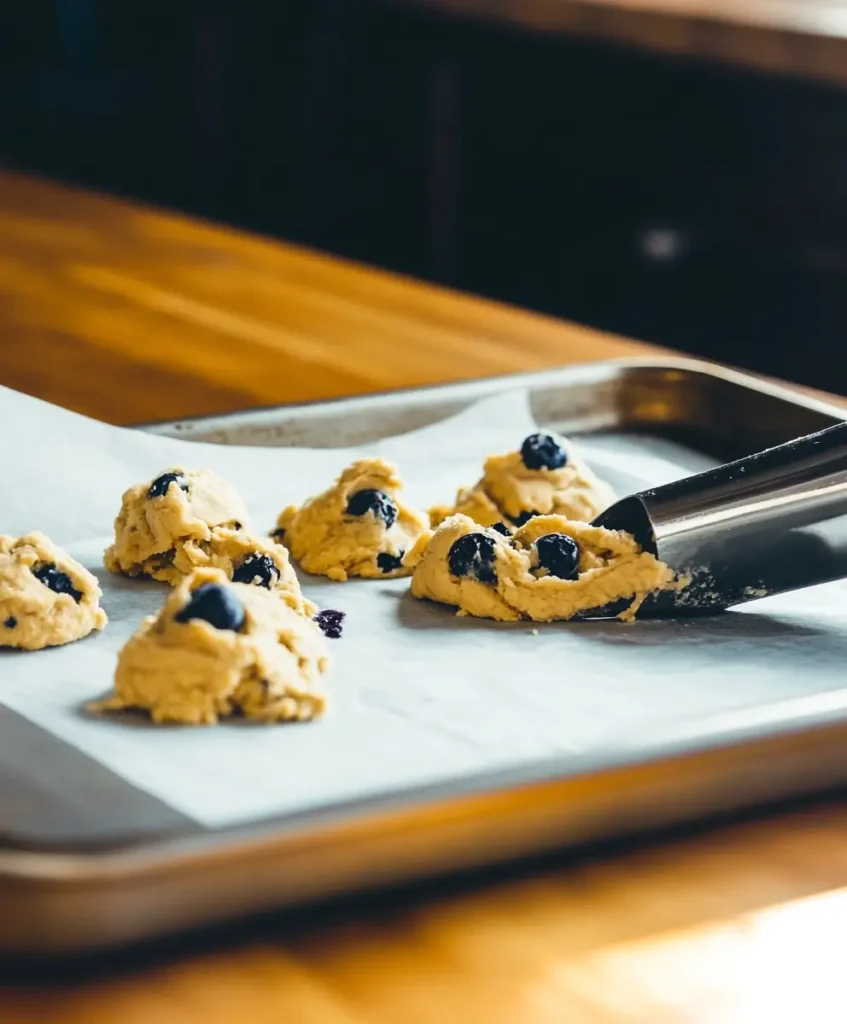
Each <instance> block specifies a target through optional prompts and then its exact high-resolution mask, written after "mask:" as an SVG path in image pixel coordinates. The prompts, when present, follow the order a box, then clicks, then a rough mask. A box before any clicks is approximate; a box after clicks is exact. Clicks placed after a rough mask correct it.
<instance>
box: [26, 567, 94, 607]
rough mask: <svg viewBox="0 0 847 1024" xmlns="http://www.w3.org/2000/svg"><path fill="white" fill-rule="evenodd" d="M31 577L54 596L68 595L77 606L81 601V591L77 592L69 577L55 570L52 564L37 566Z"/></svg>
mask: <svg viewBox="0 0 847 1024" xmlns="http://www.w3.org/2000/svg"><path fill="white" fill-rule="evenodd" d="M32 575H33V576H34V577H35V578H36V579H37V580H40V582H41V583H43V584H44V586H45V587H47V589H48V590H52V591H53V593H54V594H70V595H71V597H72V598H73V599H74V601H76V603H77V604H79V602H80V601H81V600H82V591H81V590H77V589H76V587H75V586H74V585H73V580H71V578H70V576H68V575H66V574H65V573H63V572H62V571H61V570H60V569H57V568H56V566H55V565H54V564H53V563H52V562H47V563H45V564H44V565H39V566H38V568H36V569H33V570H32Z"/></svg>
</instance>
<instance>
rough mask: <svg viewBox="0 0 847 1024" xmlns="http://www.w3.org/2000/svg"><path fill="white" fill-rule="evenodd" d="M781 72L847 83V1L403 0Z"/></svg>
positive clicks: (528, 27)
mask: <svg viewBox="0 0 847 1024" xmlns="http://www.w3.org/2000/svg"><path fill="white" fill-rule="evenodd" d="M405 2H407V3H412V4H416V5H417V6H423V7H434V8H439V9H441V10H444V11H446V12H448V13H450V14H457V15H461V16H466V17H474V18H481V19H484V20H490V21H499V22H503V23H506V24H513V25H516V26H520V27H521V28H527V29H531V30H533V31H541V32H560V33H564V34H568V35H575V36H583V37H586V38H599V39H610V40H613V41H616V42H620V43H625V44H630V45H634V46H639V47H643V48H645V49H648V50H655V51H658V52H660V53H668V54H673V55H677V56H685V57H691V56H693V57H704V58H707V59H712V60H718V61H723V62H726V63H730V64H738V65H741V66H744V67H751V68H754V69H756V70H758V71H764V72H768V73H776V74H789V75H800V76H802V77H806V78H816V79H821V80H824V81H829V82H835V83H839V84H843V83H844V82H847V2H845V0H405Z"/></svg>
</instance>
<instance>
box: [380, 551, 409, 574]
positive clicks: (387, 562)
mask: <svg viewBox="0 0 847 1024" xmlns="http://www.w3.org/2000/svg"><path fill="white" fill-rule="evenodd" d="M405 554H406V552H405V551H401V552H400V554H399V555H389V553H388V552H387V551H380V553H379V554H378V555H377V556H376V564H377V565H378V566H379V568H380V569H381V570H382V571H383V572H394V570H395V569H402V568H403V555H405Z"/></svg>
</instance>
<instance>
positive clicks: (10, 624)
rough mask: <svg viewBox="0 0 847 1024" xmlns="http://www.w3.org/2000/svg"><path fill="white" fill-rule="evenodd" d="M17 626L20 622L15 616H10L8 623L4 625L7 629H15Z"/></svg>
mask: <svg viewBox="0 0 847 1024" xmlns="http://www.w3.org/2000/svg"><path fill="white" fill-rule="evenodd" d="M17 624H18V620H17V619H16V618H15V616H14V615H10V616H9V618H8V619H6V621H5V622H4V623H3V625H4V626H5V627H6V629H14V628H15V626H17Z"/></svg>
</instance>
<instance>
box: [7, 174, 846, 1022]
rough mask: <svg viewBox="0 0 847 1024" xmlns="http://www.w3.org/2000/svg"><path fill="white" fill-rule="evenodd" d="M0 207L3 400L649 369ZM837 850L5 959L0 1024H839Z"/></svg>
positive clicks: (633, 857)
mask: <svg viewBox="0 0 847 1024" xmlns="http://www.w3.org/2000/svg"><path fill="white" fill-rule="evenodd" d="M0 196H1V197H2V198H1V199H0V268H2V272H0V338H2V342H0V382H2V383H4V384H11V385H12V386H14V387H21V388H24V389H25V390H28V391H30V392H31V393H33V394H38V395H41V396H43V397H45V398H49V399H51V400H53V401H58V402H62V403H64V404H67V405H70V406H72V407H73V408H76V409H79V410H81V411H84V412H88V413H91V414H93V415H97V416H101V417H104V418H107V419H113V420H118V421H126V420H136V419H144V418H149V417H157V416H172V415H181V414H184V413H189V412H201V411H209V410H213V409H214V410H222V409H226V408H229V407H236V406H244V405H249V404H254V403H267V402H275V401H284V400H287V399H293V398H312V397H318V396H322V395H331V394H341V393H346V392H352V391H360V390H370V389H374V388H379V387H391V386H398V385H404V384H413V383H420V382H422V381H432V380H438V379H448V378H451V379H452V378H455V377H460V376H470V375H472V374H481V373H492V372H501V371H503V370H509V369H522V368H524V367H526V366H543V365H548V364H553V363H561V362H568V361H575V360H582V359H594V358H598V357H601V356H605V355H621V354H626V353H628V352H642V353H643V352H644V351H646V349H645V347H644V346H639V345H637V344H635V343H629V342H626V341H622V340H617V339H614V338H609V337H603V336H601V335H597V334H595V333H593V332H591V331H585V330H582V329H581V328H578V327H574V326H572V325H567V324H558V323H555V322H552V321H550V320H543V319H540V318H537V317H534V316H530V315H529V314H525V313H521V312H518V311H515V310H505V309H500V308H498V307H496V306H494V305H492V304H489V303H483V302H479V301H476V300H473V299H469V298H464V297H461V296H458V295H451V294H448V293H446V292H442V291H436V290H434V289H431V288H429V287H426V286H422V285H419V284H414V283H412V282H408V281H401V280H397V279H394V278H389V277H387V276H384V275H381V274H378V273H374V272H371V271H368V270H364V269H362V268H360V267H354V266H350V265H344V264H341V263H338V262H335V261H333V260H330V259H326V258H323V257H319V256H316V255H314V254H311V253H305V252H297V251H295V250H293V249H290V248H288V247H285V246H281V245H277V244H274V243H271V242H267V241H261V240H258V239H255V238H248V237H245V236H241V235H237V234H234V233H232V232H227V231H223V230H220V229H217V228H213V227H209V226H203V225H198V224H194V223H191V222H189V221H187V220H184V219H181V218H178V217H171V216H169V215H165V214H162V213H154V212H151V211H145V210H141V209H139V208H136V207H132V206H129V205H124V204H121V203H117V202H115V201H112V200H107V199H102V198H96V197H93V196H86V195H82V194H78V193H72V192H69V191H67V190H63V189H59V188H55V187H53V186H48V185H44V184H36V183H32V182H27V181H24V180H22V179H21V178H15V177H2V178H0ZM10 427H13V425H9V424H4V429H10ZM845 850H847V806H845V805H844V804H843V803H840V802H832V803H828V804H817V805H811V806H809V807H806V808H804V809H796V810H794V811H792V812H790V813H783V814H781V815H773V816H770V817H766V818H763V819H761V820H753V821H746V822H743V823H740V824H735V825H732V826H726V825H725V826H723V827H721V828H717V827H716V828H712V829H710V830H703V831H701V832H698V833H695V834H689V835H687V836H683V837H681V838H676V839H674V840H665V841H664V842H654V843H652V844H643V845H640V846H639V845H630V846H627V847H622V848H618V849H617V850H616V851H615V852H614V853H609V852H607V853H606V854H605V855H604V856H598V855H596V854H595V855H594V856H593V857H588V856H585V857H583V858H582V859H573V858H571V859H570V860H564V859H563V860H560V861H558V862H555V861H554V862H548V863H547V864H546V865H545V866H543V867H538V866H536V867H535V868H523V869H522V870H520V871H515V872H512V873H511V874H509V875H505V876H504V875H500V876H497V877H488V878H483V879H476V880H474V881H473V882H465V883H461V884H459V883H455V884H453V885H451V886H449V887H448V886H445V885H439V886H437V887H435V888H433V889H430V890H428V891H426V892H425V893H423V894H418V895H416V896H414V897H413V896H410V895H405V896H393V897H388V898H382V899H379V900H376V899H374V900H371V901H368V902H366V903H364V904H363V905H359V906H357V907H355V908H348V909H347V910H345V911H338V912H336V913H335V914H333V915H331V916H330V915H327V914H323V915H319V916H314V915H307V916H306V918H305V919H304V918H303V917H300V918H298V919H296V920H294V921H291V920H289V921H287V922H286V921H275V922H274V921H271V922H266V923H264V924H263V925H256V926H251V927H246V928H241V929H237V930H234V931H233V930H230V931H227V932H225V933H223V934H218V935H216V936H211V937H209V936H207V937H203V938H195V939H192V940H183V941H180V942H179V943H176V944H171V945H169V946H167V947H166V948H163V949H160V950H158V951H157V952H156V953H155V954H153V955H151V954H150V953H147V954H144V955H143V956H142V955H140V954H130V955H123V956H121V957H119V958H117V959H115V960H108V961H105V962H104V961H103V960H102V959H98V961H97V962H96V963H95V964H93V965H91V964H89V965H87V966H80V965H72V966H69V967H65V968H64V969H63V970H61V971H57V970H55V969H54V970H48V969H46V968H43V967H37V966H36V967H31V968H24V967H22V966H21V965H14V964H2V963H0V1024H50V1022H61V1024H114V1022H122V1024H123V1022H126V1024H148V1022H155V1024H176V1022H180V1024H195V1022H196V1024H223V1022H247V1021H249V1022H251V1024H265V1022H267V1024H270V1022H272V1021H286V1022H290V1024H400V1022H402V1024H431V1022H437V1024H442V1022H452V1021H456V1020H462V1021H463V1020H467V1021H468V1022H470V1021H485V1022H486V1024H501V1022H502V1024H512V1022H514V1024H524V1022H532V1024H548V1022H549V1024H552V1022H568V1024H580V1022H583V1021H586V1022H594V1021H597V1022H601V1024H602V1022H613V1021H624V1022H649V1024H664V1022H668V1024H677V1022H684V1024H687V1022H706V1021H715V1022H721V1024H725V1022H741V1021H745V1022H746V1021H751V1022H767V1024H775V1022H781V1021H785V1022H795V1021H798V1020H801V1019H802V1020H809V1021H815V1022H822V1021H833V1022H836V1021H839V1022H840V1021H844V1020H847V996H845V993H844V986H843V984H842V960H843V952H842V951H843V948H844V943H845V940H847V856H845Z"/></svg>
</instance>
